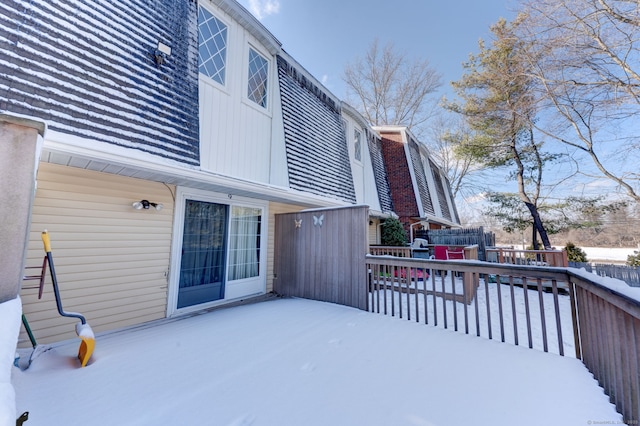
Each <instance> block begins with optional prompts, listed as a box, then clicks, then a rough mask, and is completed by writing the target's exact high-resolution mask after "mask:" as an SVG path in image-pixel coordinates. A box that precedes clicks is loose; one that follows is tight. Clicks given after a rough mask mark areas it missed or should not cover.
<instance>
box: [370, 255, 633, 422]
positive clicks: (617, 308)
mask: <svg viewBox="0 0 640 426" xmlns="http://www.w3.org/2000/svg"><path fill="white" fill-rule="evenodd" d="M366 265H367V269H368V271H369V282H368V286H369V296H368V300H367V309H368V310H369V311H371V312H377V313H382V314H385V315H392V316H397V317H400V318H406V319H407V320H412V321H416V322H422V323H425V324H431V325H434V326H441V327H444V328H448V329H453V330H456V331H461V332H464V333H466V334H471V333H473V334H476V335H477V336H482V337H486V338H488V339H499V340H500V341H502V342H506V343H511V344H514V345H526V346H528V347H529V348H536V349H540V350H542V351H545V352H554V353H557V354H558V355H573V354H575V356H576V357H577V358H578V359H581V360H582V361H583V362H584V364H585V365H586V367H587V368H588V369H589V370H590V371H591V372H592V373H593V375H594V377H595V378H596V379H597V380H598V382H599V383H600V385H601V386H602V387H603V388H604V390H605V392H606V393H607V395H609V397H610V400H611V402H612V403H614V404H615V405H616V408H617V410H618V411H619V412H620V413H621V414H622V415H623V417H624V419H625V422H627V423H629V424H638V423H637V421H638V420H640V409H639V407H640V357H639V354H640V302H639V301H638V300H635V299H633V298H631V297H628V296H625V295H624V294H621V293H619V292H616V291H614V290H610V289H608V288H607V287H606V286H604V285H603V284H600V283H598V281H597V280H598V279H599V278H598V277H590V276H589V274H587V273H584V274H582V273H580V271H578V270H575V269H570V268H560V267H549V266H529V265H513V264H497V263H488V262H481V261H473V260H471V261H470V260H455V261H454V260H451V261H440V260H425V259H415V258H404V257H403V258H401V257H396V258H392V257H390V256H373V255H368V256H367V257H366Z"/></svg>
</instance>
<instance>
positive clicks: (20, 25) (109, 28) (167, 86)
mask: <svg viewBox="0 0 640 426" xmlns="http://www.w3.org/2000/svg"><path fill="white" fill-rule="evenodd" d="M196 10H197V2H195V1H187V0H154V1H147V2H143V1H138V0H120V1H118V2H113V1H109V0H92V1H89V0H74V1H71V0H31V1H23V0H6V1H3V2H2V4H1V5H0V50H1V51H2V52H3V55H0V111H2V112H9V113H16V114H24V115H28V116H31V117H37V118H40V119H43V120H46V121H47V122H48V123H49V129H51V130H54V131H59V132H61V133H65V134H69V135H74V136H78V137H80V138H85V139H88V140H97V141H102V142H107V143H111V144H115V145H119V146H123V147H128V148H134V149H138V150H141V151H144V152H148V153H151V154H154V155H158V156H162V157H165V158H170V159H173V160H176V161H180V162H183V163H187V164H192V165H198V164H199V152H198V150H199V141H198V138H199V137H198V131H199V128H198V53H197V52H198V51H197V32H196V25H197V13H196ZM158 42H162V43H164V44H166V45H168V46H170V47H171V55H170V56H169V57H168V58H167V60H166V61H165V63H164V64H162V65H160V66H158V65H157V64H156V63H155V60H154V52H155V50H156V48H157V47H158Z"/></svg>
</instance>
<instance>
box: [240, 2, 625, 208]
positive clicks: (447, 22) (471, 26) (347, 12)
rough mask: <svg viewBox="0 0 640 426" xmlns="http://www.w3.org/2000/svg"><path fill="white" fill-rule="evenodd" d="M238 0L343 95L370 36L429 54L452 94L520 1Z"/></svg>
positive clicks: (444, 90) (567, 187)
mask: <svg viewBox="0 0 640 426" xmlns="http://www.w3.org/2000/svg"><path fill="white" fill-rule="evenodd" d="M239 2H240V4H242V5H243V6H244V7H245V8H247V9H248V10H249V11H251V12H252V13H253V14H254V15H255V16H256V17H257V18H258V19H259V20H260V21H261V22H262V24H263V25H264V26H265V27H266V28H267V30H269V31H270V32H271V33H272V34H273V35H274V36H275V37H276V38H277V39H278V40H279V41H280V42H281V43H282V47H283V49H284V50H285V51H287V52H288V53H289V54H290V55H291V56H293V58H295V59H296V60H297V61H298V62H299V63H300V64H301V65H302V66H303V67H305V68H306V69H307V70H308V71H309V72H310V73H311V74H312V75H313V76H315V77H316V78H317V79H318V80H320V81H321V82H322V83H323V84H324V85H325V86H326V87H327V88H328V89H329V90H330V91H331V92H332V93H333V94H334V95H336V96H337V97H338V98H340V99H342V100H346V91H345V84H344V82H343V81H342V75H343V70H344V68H345V66H346V65H347V64H348V63H351V62H353V61H354V59H356V58H357V57H362V56H363V55H364V53H365V52H366V50H367V49H368V48H369V46H370V44H371V42H372V41H373V40H374V39H376V38H377V39H378V40H379V42H380V44H381V45H385V44H387V43H389V42H391V43H393V44H394V45H395V47H396V48H398V49H400V50H402V51H403V52H404V53H406V54H407V56H408V57H409V58H410V59H417V60H424V59H427V60H428V61H429V62H430V63H431V65H432V66H433V67H434V68H435V69H436V70H437V71H438V72H439V73H440V74H441V75H442V82H443V85H442V87H441V88H440V89H439V93H437V95H436V96H437V97H438V98H439V97H441V96H442V95H446V96H447V97H449V98H451V97H452V96H453V91H452V89H451V85H450V84H449V83H450V82H451V81H455V80H459V79H460V78H461V77H462V74H463V68H462V63H463V62H465V61H466V60H467V59H468V57H469V54H470V53H477V51H478V40H479V39H480V38H483V39H485V40H487V41H488V40H490V30H489V27H490V26H491V25H492V24H494V23H496V22H497V21H498V20H499V19H500V18H501V17H503V18H506V19H508V20H511V19H513V17H514V16H515V12H514V10H515V9H516V7H517V4H518V0H448V1H447V0H444V1H442V0H438V1H436V0H394V1H389V0H387V1H381V0H369V1H363V0H360V1H354V0H351V1H349V0H342V1H339V0H324V1H315V0H239ZM561 148H562V147H561ZM562 149H564V148H562ZM592 167H593V165H592V164H591V162H590V160H589V159H586V160H585V161H583V162H582V165H581V168H582V169H583V170H585V171H588V170H590V169H592ZM572 170H573V169H572ZM550 172H551V175H554V174H558V176H562V175H566V174H567V173H568V172H569V169H568V165H567V164H562V165H558V166H557V169H556V170H551V171H550ZM493 180H495V181H496V182H499V183H498V184H499V185H503V184H504V182H505V178H504V177H503V176H502V175H500V174H497V175H496V176H494V177H493ZM552 181H554V179H552ZM585 185H586V186H585ZM560 189H562V191H560ZM513 190H515V188H513ZM612 190H613V188H612V184H611V183H610V182H607V181H602V180H597V179H596V180H593V179H592V178H585V177H582V178H581V179H579V178H577V177H576V178H574V179H573V180H572V182H571V183H568V182H566V183H564V184H563V186H562V188H559V187H556V188H555V189H554V190H553V191H552V192H553V196H555V197H563V196H565V195H566V193H572V194H574V195H578V194H582V193H583V191H584V192H585V193H591V194H594V193H595V194H606V193H609V192H611V191H612Z"/></svg>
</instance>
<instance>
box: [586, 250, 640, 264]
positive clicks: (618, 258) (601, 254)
mask: <svg viewBox="0 0 640 426" xmlns="http://www.w3.org/2000/svg"><path fill="white" fill-rule="evenodd" d="M581 248H582V250H584V252H585V253H586V255H587V259H588V260H589V262H596V263H607V262H615V263H625V262H626V261H627V256H630V255H632V254H633V252H634V251H638V250H640V248H638V247H636V248H620V247H581Z"/></svg>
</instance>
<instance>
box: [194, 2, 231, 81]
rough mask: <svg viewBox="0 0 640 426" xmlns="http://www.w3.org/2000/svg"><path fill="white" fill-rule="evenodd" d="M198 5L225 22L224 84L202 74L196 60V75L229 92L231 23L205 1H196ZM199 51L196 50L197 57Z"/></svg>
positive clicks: (201, 79)
mask: <svg viewBox="0 0 640 426" xmlns="http://www.w3.org/2000/svg"><path fill="white" fill-rule="evenodd" d="M198 7H203V8H205V9H206V10H207V12H209V13H211V14H212V15H213V16H214V17H215V18H216V19H217V20H219V21H220V22H222V23H223V24H225V25H226V26H227V55H226V58H225V63H224V66H225V74H224V84H221V83H220V82H218V81H215V80H214V79H212V78H211V77H209V76H208V75H206V74H203V73H201V72H200V62H199V61H198V76H199V80H200V81H201V82H203V83H206V84H209V85H211V86H213V87H215V88H217V89H220V90H222V91H224V92H226V93H229V87H230V86H229V79H230V78H231V75H232V73H230V72H229V69H230V66H231V63H230V61H231V47H230V46H231V24H230V23H229V21H227V20H226V19H223V18H221V17H220V15H219V14H218V13H217V12H216V11H215V10H214V9H213V8H211V7H210V6H209V5H207V4H206V3H198ZM199 27H200V26H199V25H198V31H200V28H199ZM198 49H200V46H199V45H198ZM199 55H200V53H199V52H198V57H199Z"/></svg>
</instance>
